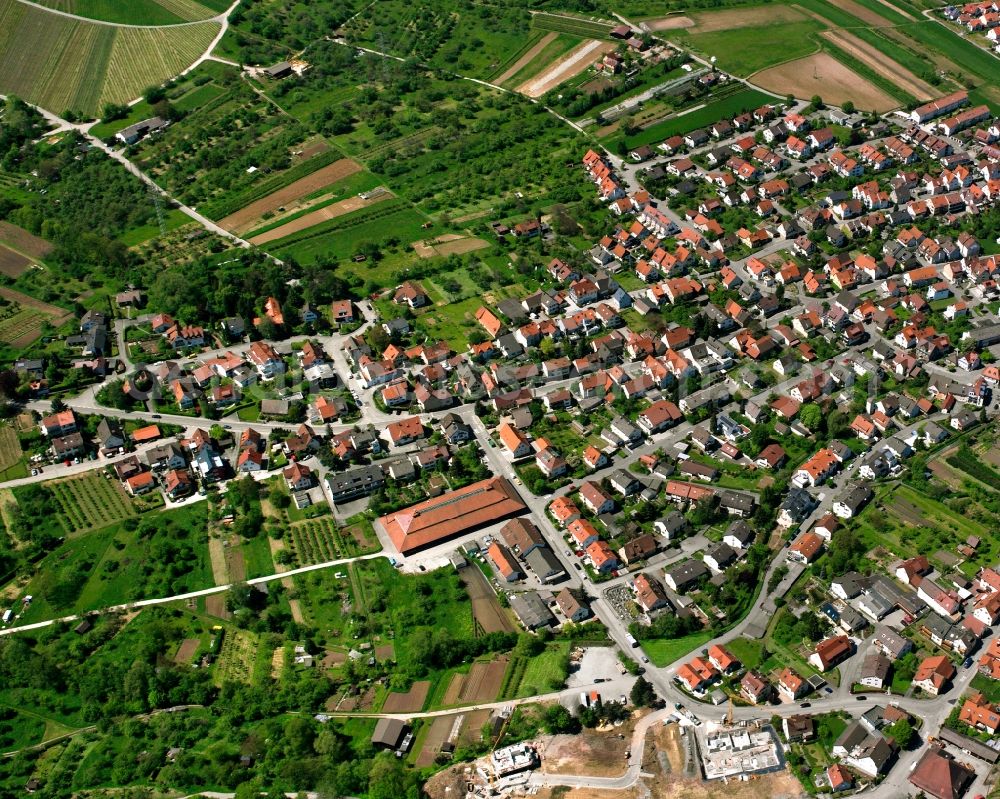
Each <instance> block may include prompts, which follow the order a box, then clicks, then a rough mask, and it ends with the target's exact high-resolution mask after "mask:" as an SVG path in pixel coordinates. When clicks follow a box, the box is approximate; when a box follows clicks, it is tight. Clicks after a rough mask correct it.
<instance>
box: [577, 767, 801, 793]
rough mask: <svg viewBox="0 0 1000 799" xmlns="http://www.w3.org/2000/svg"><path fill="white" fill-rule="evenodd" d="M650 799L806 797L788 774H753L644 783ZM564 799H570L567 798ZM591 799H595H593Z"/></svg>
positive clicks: (784, 772) (797, 782)
mask: <svg viewBox="0 0 1000 799" xmlns="http://www.w3.org/2000/svg"><path fill="white" fill-rule="evenodd" d="M647 785H648V786H649V787H650V789H651V790H652V795H653V797H654V799H760V797H762V796H768V797H771V799H793V797H794V798H797V797H806V796H808V795H809V794H807V793H806V792H805V791H803V790H802V786H801V785H800V784H799V781H798V779H797V778H796V777H795V775H794V774H792V773H791V772H789V771H787V770H786V771H778V772H775V773H773V774H759V775H758V774H755V775H754V777H753V779H751V780H750V781H749V782H736V781H735V780H729V782H728V784H727V783H726V782H724V781H723V780H713V781H712V782H703V781H702V780H700V779H697V780H692V779H683V778H672V779H666V780H658V781H655V782H652V781H651V782H648V783H647ZM607 793H608V799H610V792H607ZM567 799H570V798H569V797H567ZM592 799H598V797H596V796H594V797H592Z"/></svg>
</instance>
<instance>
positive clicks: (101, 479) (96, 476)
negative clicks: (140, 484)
mask: <svg viewBox="0 0 1000 799" xmlns="http://www.w3.org/2000/svg"><path fill="white" fill-rule="evenodd" d="M46 487H47V488H48V489H49V490H50V491H51V492H52V495H53V497H54V498H55V501H56V503H58V506H59V518H60V520H61V521H62V523H63V526H64V527H65V528H66V532H67V533H68V534H69V535H77V534H79V533H83V532H86V531H87V530H94V529H96V528H98V527H107V526H108V525H111V524H114V523H115V522H120V521H124V520H125V519H128V518H131V517H133V516H137V515H138V512H139V511H138V509H137V507H136V505H135V503H134V502H133V500H132V499H131V497H129V496H128V495H127V494H126V493H125V490H124V489H123V488H122V487H121V484H120V483H119V482H118V481H117V480H112V479H110V478H108V477H107V476H106V474H105V473H103V472H88V473H87V474H86V475H84V476H82V477H71V478H69V479H67V480H57V481H54V482H51V483H48V484H47V486H46Z"/></svg>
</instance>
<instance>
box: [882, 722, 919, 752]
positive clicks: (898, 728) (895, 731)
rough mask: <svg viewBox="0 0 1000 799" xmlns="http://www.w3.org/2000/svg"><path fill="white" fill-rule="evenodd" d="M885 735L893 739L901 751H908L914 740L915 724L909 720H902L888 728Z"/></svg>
mask: <svg viewBox="0 0 1000 799" xmlns="http://www.w3.org/2000/svg"><path fill="white" fill-rule="evenodd" d="M885 735H886V737H887V738H892V740H894V741H895V742H896V745H897V746H898V747H899V748H900V749H906V748H907V747H908V746H909V745H910V742H911V741H912V740H913V724H911V723H910V720H909V719H908V718H903V719H900V720H899V721H897V722H895V723H893V724H890V725H889V726H888V727H887V728H886V730H885Z"/></svg>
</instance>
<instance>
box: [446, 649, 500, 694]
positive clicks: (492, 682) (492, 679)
mask: <svg viewBox="0 0 1000 799" xmlns="http://www.w3.org/2000/svg"><path fill="white" fill-rule="evenodd" d="M507 663H508V661H507V658H506V657H501V658H497V659H496V660H494V661H492V662H490V663H473V664H472V668H471V669H469V674H468V676H467V677H466V678H465V680H464V681H463V683H462V690H461V691H460V692H459V695H458V698H459V702H462V703H467V704H471V705H475V704H480V703H481V702H492V701H494V700H495V699H496V698H497V694H499V693H500V686H501V685H502V684H503V675H504V673H505V672H506V671H507ZM450 687H451V686H449V688H450Z"/></svg>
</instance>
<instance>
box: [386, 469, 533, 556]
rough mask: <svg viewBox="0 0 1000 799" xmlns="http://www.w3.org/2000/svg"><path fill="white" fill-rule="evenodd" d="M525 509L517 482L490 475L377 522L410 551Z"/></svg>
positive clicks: (404, 551) (401, 548)
mask: <svg viewBox="0 0 1000 799" xmlns="http://www.w3.org/2000/svg"><path fill="white" fill-rule="evenodd" d="M526 510H527V507H526V506H525V504H524V503H523V502H522V501H521V498H520V497H519V496H518V494H517V491H515V490H514V486H512V485H511V484H510V483H509V482H507V480H505V479H504V478H502V477H491V478H490V479H488V480H480V481H479V482H478V483H473V484H472V485H468V486H466V487H465V488H460V489H458V490H457V491H452V492H450V493H447V494H443V495H442V496H440V497H434V498H432V499H427V500H424V501H423V502H418V503H417V504H416V505H411V506H410V507H408V508H403V509H402V510H398V511H396V512H395V513H390V514H387V515H386V516H382V517H380V518H379V519H378V520H377V522H376V523H377V524H378V525H380V526H381V527H382V529H383V530H385V532H386V533H387V534H388V536H389V538H390V539H392V542H393V543H394V544H395V545H396V548H397V549H398V550H399V552H400V553H401V554H403V555H408V554H410V553H412V552H417V551H419V550H421V549H426V548H427V547H430V546H434V545H435V544H440V543H442V542H444V541H447V540H449V539H451V538H454V537H456V536H459V535H462V534H463V533H469V532H472V531H473V530H477V529H479V528H480V527H485V526H486V525H490V524H494V523H495V522H499V521H502V520H503V519H506V518H508V517H510V516H516V515H518V514H520V513H524V511H526Z"/></svg>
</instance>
